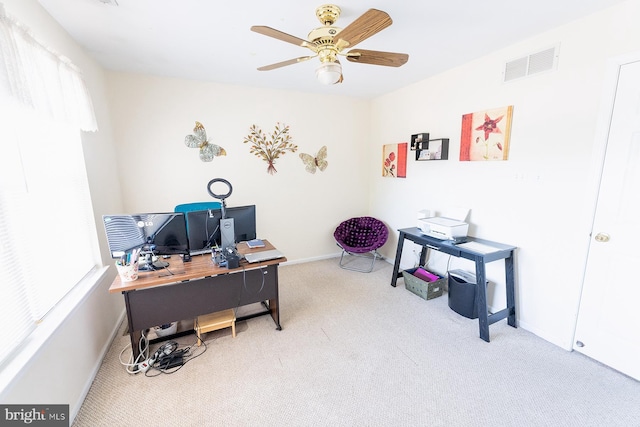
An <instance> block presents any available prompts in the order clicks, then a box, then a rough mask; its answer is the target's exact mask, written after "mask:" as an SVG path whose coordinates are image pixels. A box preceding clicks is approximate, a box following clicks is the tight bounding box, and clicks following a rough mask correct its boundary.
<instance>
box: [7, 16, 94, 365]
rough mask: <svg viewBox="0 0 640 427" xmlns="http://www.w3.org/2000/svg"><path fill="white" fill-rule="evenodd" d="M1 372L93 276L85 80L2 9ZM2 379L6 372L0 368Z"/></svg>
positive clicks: (90, 122) (90, 121)
mask: <svg viewBox="0 0 640 427" xmlns="http://www.w3.org/2000/svg"><path fill="white" fill-rule="evenodd" d="M0 118H1V120H0V292H1V293H0V313H2V319H3V322H4V323H3V325H2V327H1V328H0V342H2V343H3V345H2V347H0V365H2V364H3V362H4V361H6V360H8V358H9V357H10V356H11V354H12V353H13V352H14V351H16V350H17V349H19V348H21V346H22V345H23V344H24V343H26V342H28V339H29V337H30V336H31V335H30V334H31V332H32V331H33V330H34V329H35V328H37V327H38V324H40V323H41V322H43V321H46V316H47V313H49V312H50V310H51V309H52V308H53V307H55V306H56V304H58V303H59V302H60V301H61V300H62V299H63V298H64V297H65V295H66V294H67V293H68V292H69V291H70V290H71V289H72V288H74V287H75V286H76V285H77V284H78V283H79V282H80V281H81V280H82V279H83V277H84V276H85V275H87V274H88V273H89V272H90V271H91V270H93V269H94V268H95V267H96V266H95V259H96V258H95V256H94V250H95V247H96V245H95V242H96V227H95V222H94V217H93V210H92V205H91V199H90V195H89V186H88V181H87V175H86V168H85V164H84V156H83V152H82V141H81V137H80V133H81V132H80V129H82V130H88V131H93V130H97V126H96V120H95V115H94V112H93V107H92V104H91V98H90V96H89V93H88V90H87V88H86V87H85V84H84V81H83V79H82V76H81V74H80V72H79V70H78V69H77V68H76V67H75V66H73V65H72V64H71V63H70V62H69V61H68V60H67V59H65V58H63V57H61V56H59V55H56V54H55V53H53V52H52V51H51V50H50V49H47V48H46V47H44V46H43V45H42V44H40V43H39V42H38V41H37V40H36V39H35V38H34V37H33V36H32V35H31V34H30V33H29V31H27V30H26V29H25V28H23V27H22V26H21V25H19V24H18V23H17V22H15V21H14V20H12V19H10V18H9V17H7V16H6V15H5V14H4V11H3V8H2V4H0ZM0 369H1V368H0Z"/></svg>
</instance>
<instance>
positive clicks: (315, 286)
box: [74, 259, 640, 427]
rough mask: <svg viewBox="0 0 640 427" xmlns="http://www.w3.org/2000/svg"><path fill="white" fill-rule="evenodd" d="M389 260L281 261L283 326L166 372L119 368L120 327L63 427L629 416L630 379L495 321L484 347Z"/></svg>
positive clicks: (638, 398)
mask: <svg viewBox="0 0 640 427" xmlns="http://www.w3.org/2000/svg"><path fill="white" fill-rule="evenodd" d="M391 270H392V266H391V265H389V264H388V263H386V262H384V261H378V262H377V264H376V268H375V270H374V271H373V272H372V273H369V274H364V273H357V272H351V271H345V270H342V269H340V268H338V266H337V259H331V260H325V261H317V262H311V263H306V264H298V265H289V266H282V267H281V268H280V304H281V312H280V316H281V324H282V328H283V329H282V330H281V331H277V330H276V329H275V326H274V323H273V321H272V319H271V318H270V317H269V316H262V317H258V318H255V319H251V320H247V321H243V322H239V323H238V325H237V337H236V338H233V337H232V336H231V330H230V329H225V330H221V331H216V332H211V333H209V334H207V335H206V336H205V340H206V342H207V350H206V352H204V353H203V354H202V355H201V356H199V357H197V358H195V359H193V360H191V361H190V362H188V363H187V364H185V365H184V366H183V367H182V368H181V369H180V370H178V371H177V372H175V373H173V374H170V375H167V374H161V375H159V376H156V377H153V378H148V377H144V376H143V375H130V374H127V373H126V372H125V369H124V367H123V366H122V365H121V364H120V362H119V358H118V357H119V354H120V352H121V351H122V349H123V348H125V347H126V345H127V342H128V336H121V335H119V336H118V337H117V339H116V340H115V341H114V343H113V345H112V347H111V349H110V351H109V353H108V354H107V356H106V358H105V360H104V362H103V365H102V367H101V369H100V371H99V372H98V375H97V377H96V379H95V382H94V384H93V386H92V387H91V389H90V391H89V394H88V396H87V398H86V400H85V403H84V405H83V406H82V408H81V410H80V411H79V413H78V416H77V417H76V420H75V423H74V426H76V427H83V426H91V427H95V426H135V427H139V426H143V425H153V426H222V425H225V426H253V425H268V426H326V425H331V426H390V425H394V426H397V425H403V426H404V425H406V426H456V427H464V426H486V425H493V426H576V427H578V426H580V427H584V426H608V427H610V426H625V427H628V426H640V403H639V402H640V383H639V382H637V381H635V380H633V379H630V378H628V377H626V376H624V375H621V374H619V373H617V372H616V371H614V370H612V369H609V368H607V367H605V366H602V365H601V364H599V363H597V362H594V361H593V360H591V359H588V358H587V357H585V356H583V355H581V354H579V353H571V352H566V351H564V350H562V349H560V348H558V347H556V346H554V345H552V344H550V343H548V342H546V341H544V340H542V339H540V338H538V337H536V336H535V335H533V334H531V333H529V332H527V331H525V330H522V329H514V328H511V327H509V326H508V325H507V324H506V321H505V320H503V321H501V322H498V323H496V324H494V325H492V326H491V329H490V331H491V343H486V342H484V341H482V340H481V339H480V338H478V324H477V321H474V320H469V319H466V318H464V317H462V316H460V315H458V314H457V313H455V312H453V311H452V310H450V309H449V307H448V305H447V296H446V294H445V295H443V296H442V297H439V298H436V299H433V300H429V301H425V300H423V299H421V298H419V297H417V296H415V295H414V294H412V293H410V292H408V291H407V290H406V289H404V285H403V280H401V279H400V280H398V287H396V288H393V287H391V286H390V279H391ZM122 331H123V332H124V326H123V328H122ZM180 342H181V343H182V344H184V345H193V344H194V343H195V337H194V336H193V335H190V336H186V337H182V338H181V339H180ZM158 345H159V344H156V345H154V346H153V348H152V350H155V347H157V346H158ZM128 354H129V353H128V352H125V356H126V355H128ZM156 373H157V372H150V374H156Z"/></svg>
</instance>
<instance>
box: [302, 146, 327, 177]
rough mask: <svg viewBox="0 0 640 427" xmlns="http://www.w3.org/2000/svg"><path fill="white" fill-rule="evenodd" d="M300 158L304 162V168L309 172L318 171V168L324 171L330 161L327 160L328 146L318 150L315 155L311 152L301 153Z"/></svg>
mask: <svg viewBox="0 0 640 427" xmlns="http://www.w3.org/2000/svg"><path fill="white" fill-rule="evenodd" d="M300 158H301V159H302V162H303V163H304V169H305V170H306V171H307V172H309V173H316V169H320V171H324V170H325V169H326V168H327V166H328V165H329V162H327V146H326V145H325V146H323V147H322V148H320V150H318V154H316V156H315V157H313V156H312V155H311V154H307V153H300Z"/></svg>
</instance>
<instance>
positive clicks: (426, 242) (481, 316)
mask: <svg viewBox="0 0 640 427" xmlns="http://www.w3.org/2000/svg"><path fill="white" fill-rule="evenodd" d="M398 231H399V232H400V237H399V238H398V249H397V250H396V261H395V263H394V265H393V276H392V277H391V286H396V281H397V280H398V277H402V272H400V271H399V270H400V258H401V257H402V247H403V245H404V241H405V239H406V240H410V241H412V242H414V243H417V244H418V245H420V246H422V251H421V252H420V265H424V262H425V260H426V257H427V250H428V249H433V250H436V251H439V252H443V253H445V254H449V255H453V256H455V257H459V258H465V259H468V260H471V261H474V262H475V266H476V282H477V283H483V284H484V283H486V280H487V279H486V272H485V266H486V263H488V262H492V261H497V260H500V259H504V270H505V280H506V292H507V307H506V308H505V309H503V310H500V311H498V312H497V313H493V314H491V315H489V312H488V307H487V288H486V286H480V285H478V286H477V291H478V297H477V298H476V304H477V307H478V323H479V326H480V338H482V339H483V340H485V341H486V342H489V325H492V324H494V323H495V322H497V321H499V320H502V319H504V318H507V323H508V324H509V325H510V326H513V327H514V328H515V327H516V299H515V285H514V281H515V280H514V266H513V253H514V251H515V250H516V247H515V246H511V245H505V244H503V243H498V242H492V241H490V240H484V239H477V238H475V237H468V238H467V242H477V243H479V244H481V245H486V246H489V247H491V248H495V250H491V251H489V252H481V251H477V250H473V249H470V248H465V247H464V246H460V245H456V244H455V243H453V242H451V241H448V240H439V239H436V238H435V237H431V236H427V235H425V234H422V233H421V232H420V230H419V229H418V228H417V227H412V228H403V229H400V230H398Z"/></svg>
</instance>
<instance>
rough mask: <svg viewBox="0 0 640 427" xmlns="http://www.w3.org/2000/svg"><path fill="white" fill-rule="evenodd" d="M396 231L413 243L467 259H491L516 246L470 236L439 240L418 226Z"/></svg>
mask: <svg viewBox="0 0 640 427" xmlns="http://www.w3.org/2000/svg"><path fill="white" fill-rule="evenodd" d="M398 231H400V232H402V233H404V235H405V238H407V239H409V240H411V241H413V242H415V243H418V244H421V245H424V246H427V247H430V248H432V249H435V250H438V251H441V252H444V253H447V254H449V255H453V256H456V257H462V258H467V259H476V258H481V259H484V260H485V261H493V260H496V259H502V258H506V257H508V256H510V255H511V254H512V253H513V251H514V250H515V249H516V246H512V245H506V244H504V243H498V242H493V241H491V240H485V239H479V238H477V237H471V236H467V240H466V241H465V242H461V243H455V242H453V241H451V240H440V239H437V238H435V237H431V236H428V235H426V234H423V233H422V232H421V231H420V229H419V228H418V227H411V228H402V229H400V230H398Z"/></svg>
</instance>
